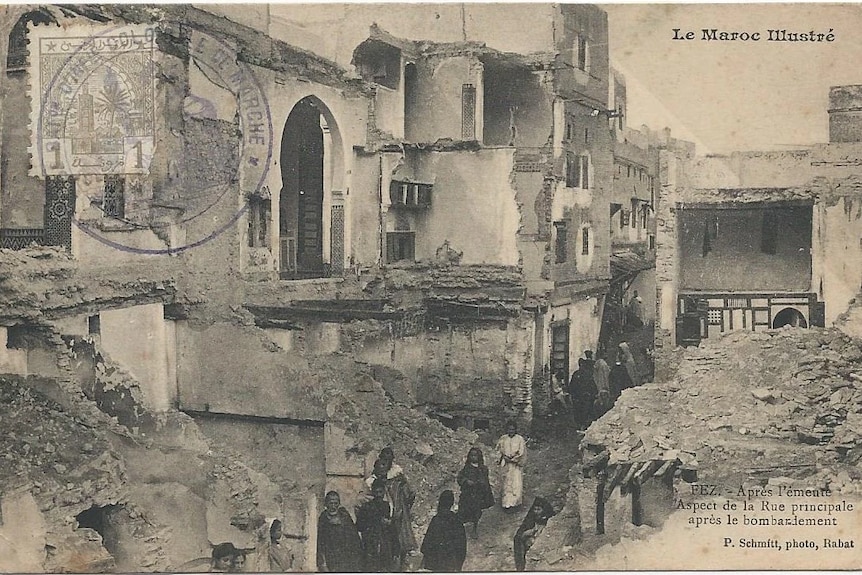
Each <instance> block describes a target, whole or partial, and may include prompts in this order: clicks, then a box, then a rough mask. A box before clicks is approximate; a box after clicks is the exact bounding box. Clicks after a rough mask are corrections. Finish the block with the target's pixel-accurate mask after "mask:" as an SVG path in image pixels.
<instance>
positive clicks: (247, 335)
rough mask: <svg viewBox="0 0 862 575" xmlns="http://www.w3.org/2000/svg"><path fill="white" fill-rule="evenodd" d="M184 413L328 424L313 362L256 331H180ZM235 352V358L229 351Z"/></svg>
mask: <svg viewBox="0 0 862 575" xmlns="http://www.w3.org/2000/svg"><path fill="white" fill-rule="evenodd" d="M177 341H178V343H179V350H178V353H177V361H178V363H179V365H178V369H177V379H178V386H179V403H180V407H181V408H182V409H186V410H193V411H203V412H206V411H213V412H218V413H234V414H246V415H256V416H269V417H286V418H291V419H300V420H301V419H307V420H316V421H322V420H323V413H324V412H323V403H322V402H321V396H320V392H319V377H318V375H317V374H315V373H314V371H313V370H312V369H311V368H310V366H309V364H308V360H307V359H306V358H304V357H303V356H302V355H300V354H299V353H297V352H291V351H285V350H282V349H280V348H279V346H278V345H276V344H275V343H274V342H271V341H269V340H268V338H266V337H265V336H263V332H262V331H260V330H257V329H255V328H252V327H244V326H237V325H231V324H229V323H216V324H212V325H208V326H200V327H198V326H194V325H191V324H186V325H183V326H178V331H177ZM226 349H230V350H232V352H231V353H230V354H225V353H224V350H226Z"/></svg>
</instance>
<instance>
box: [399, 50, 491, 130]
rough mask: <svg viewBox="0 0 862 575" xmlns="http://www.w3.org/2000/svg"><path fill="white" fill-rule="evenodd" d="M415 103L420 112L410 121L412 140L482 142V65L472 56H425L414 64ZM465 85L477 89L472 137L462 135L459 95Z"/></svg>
mask: <svg viewBox="0 0 862 575" xmlns="http://www.w3.org/2000/svg"><path fill="white" fill-rule="evenodd" d="M416 70H417V82H416V93H415V96H416V100H415V101H416V103H417V106H419V107H420V108H421V109H422V110H423V112H424V113H423V114H422V116H421V117H420V118H417V119H415V122H414V121H412V120H411V127H412V128H411V130H412V135H411V138H410V139H411V140H412V141H415V142H436V141H437V140H440V139H450V140H455V141H458V140H478V141H480V142H481V141H482V133H483V132H482V96H483V84H482V64H481V63H480V62H479V61H478V60H476V58H475V57H473V56H463V55H457V54H441V55H440V56H434V55H431V56H428V57H427V58H424V59H423V60H421V61H420V62H417V64H416ZM465 84H470V85H472V86H473V87H474V88H475V89H476V103H475V110H474V114H473V116H474V122H475V123H474V126H475V133H474V134H468V135H467V137H464V135H463V134H462V115H463V114H462V105H461V91H462V87H463V86H464V85H465Z"/></svg>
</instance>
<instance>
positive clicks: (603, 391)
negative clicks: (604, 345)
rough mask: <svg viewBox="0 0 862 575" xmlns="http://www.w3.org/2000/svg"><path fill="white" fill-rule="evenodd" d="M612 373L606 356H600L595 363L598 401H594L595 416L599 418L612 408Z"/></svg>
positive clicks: (594, 371)
mask: <svg viewBox="0 0 862 575" xmlns="http://www.w3.org/2000/svg"><path fill="white" fill-rule="evenodd" d="M610 375H611V367H610V366H609V365H608V363H607V362H606V361H605V359H604V357H602V356H599V357H598V359H596V362H595V364H594V365H593V380H594V381H595V384H596V401H595V403H594V413H593V416H594V417H595V418H599V417H601V416H602V415H604V413H605V412H606V411H607V410H608V408H610V402H611V394H610Z"/></svg>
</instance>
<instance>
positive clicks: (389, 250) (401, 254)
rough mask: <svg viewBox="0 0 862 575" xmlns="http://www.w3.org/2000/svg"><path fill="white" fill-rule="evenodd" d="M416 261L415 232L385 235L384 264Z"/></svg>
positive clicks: (388, 233)
mask: <svg viewBox="0 0 862 575" xmlns="http://www.w3.org/2000/svg"><path fill="white" fill-rule="evenodd" d="M415 259H416V232H387V233H386V263H393V262H401V261H411V262H412V261H414V260H415Z"/></svg>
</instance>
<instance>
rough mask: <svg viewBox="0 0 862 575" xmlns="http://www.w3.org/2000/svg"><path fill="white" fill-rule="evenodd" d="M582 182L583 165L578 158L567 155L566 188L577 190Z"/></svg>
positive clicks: (571, 154)
mask: <svg viewBox="0 0 862 575" xmlns="http://www.w3.org/2000/svg"><path fill="white" fill-rule="evenodd" d="M580 182H581V163H580V160H579V157H578V156H575V155H574V154H573V153H571V152H567V153H566V187H567V188H577V187H578V185H579V184H580Z"/></svg>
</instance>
